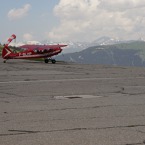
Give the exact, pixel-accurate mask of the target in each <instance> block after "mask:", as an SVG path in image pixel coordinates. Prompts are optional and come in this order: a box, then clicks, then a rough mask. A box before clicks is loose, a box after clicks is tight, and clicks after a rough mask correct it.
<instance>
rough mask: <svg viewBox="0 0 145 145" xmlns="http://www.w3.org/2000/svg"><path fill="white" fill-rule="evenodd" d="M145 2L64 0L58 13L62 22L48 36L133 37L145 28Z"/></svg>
mask: <svg viewBox="0 0 145 145" xmlns="http://www.w3.org/2000/svg"><path fill="white" fill-rule="evenodd" d="M144 6H145V1H143V0H60V2H59V4H58V5H56V7H55V8H54V13H55V15H56V16H57V17H59V19H60V22H61V23H60V25H59V26H57V27H54V28H53V30H52V31H51V32H49V33H48V37H49V38H50V39H53V40H59V41H61V40H75V41H80V40H81V41H83V40H85V41H87V40H88V41H92V40H94V39H96V38H97V37H99V36H104V35H107V36H111V37H121V38H125V39H126V38H130V39H132V38H135V37H138V36H137V33H142V31H145V28H144V27H143V26H144V25H145V20H144V13H145V9H144ZM137 31H139V32H137Z"/></svg>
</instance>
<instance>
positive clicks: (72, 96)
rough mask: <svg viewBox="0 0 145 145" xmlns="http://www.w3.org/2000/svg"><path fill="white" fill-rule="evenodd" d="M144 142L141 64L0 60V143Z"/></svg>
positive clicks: (96, 144)
mask: <svg viewBox="0 0 145 145" xmlns="http://www.w3.org/2000/svg"><path fill="white" fill-rule="evenodd" d="M143 144H145V68H137V67H136V68H135V67H112V66H103V65H81V64H73V63H63V62H61V63H60V62H59V63H56V64H45V63H43V62H35V61H25V60H9V61H8V62H7V63H3V62H2V59H0V145H143Z"/></svg>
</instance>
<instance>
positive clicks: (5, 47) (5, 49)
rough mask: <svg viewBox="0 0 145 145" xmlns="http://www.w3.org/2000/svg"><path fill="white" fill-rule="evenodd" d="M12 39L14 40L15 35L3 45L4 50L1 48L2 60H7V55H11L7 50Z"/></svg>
mask: <svg viewBox="0 0 145 145" xmlns="http://www.w3.org/2000/svg"><path fill="white" fill-rule="evenodd" d="M13 39H16V35H15V34H13V35H12V36H11V37H10V38H9V39H8V40H7V43H6V44H5V45H4V48H3V50H2V58H3V59H8V58H9V55H10V54H12V53H13V52H12V51H11V50H10V49H9V48H8V45H9V44H10V42H11V41H12V40H13Z"/></svg>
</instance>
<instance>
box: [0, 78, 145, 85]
mask: <svg viewBox="0 0 145 145" xmlns="http://www.w3.org/2000/svg"><path fill="white" fill-rule="evenodd" d="M143 78H144V77H136V78H135V77H128V78H78V79H58V80H23V81H7V82H0V84H13V83H41V82H69V81H94V80H95V81H96V80H115V79H116V80H121V79H122V80H126V79H143Z"/></svg>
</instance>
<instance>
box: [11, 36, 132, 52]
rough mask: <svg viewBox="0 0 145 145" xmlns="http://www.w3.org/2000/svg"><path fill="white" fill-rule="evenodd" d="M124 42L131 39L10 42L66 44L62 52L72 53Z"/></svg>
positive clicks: (104, 38)
mask: <svg viewBox="0 0 145 145" xmlns="http://www.w3.org/2000/svg"><path fill="white" fill-rule="evenodd" d="M124 42H126V43H127V42H131V41H122V40H119V39H118V38H110V37H106V36H104V37H100V38H98V39H96V40H94V41H92V42H72V41H66V42H52V41H48V40H44V41H41V42H39V41H27V42H19V43H11V45H12V46H16V47H19V46H22V45H25V44H34V45H44V44H45V45H52V44H66V45H68V46H67V47H65V48H63V52H62V53H63V54H66V53H74V52H80V51H82V50H85V49H86V48H88V47H93V46H98V45H101V46H102V45H112V44H119V43H124Z"/></svg>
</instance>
